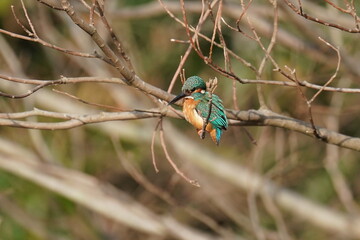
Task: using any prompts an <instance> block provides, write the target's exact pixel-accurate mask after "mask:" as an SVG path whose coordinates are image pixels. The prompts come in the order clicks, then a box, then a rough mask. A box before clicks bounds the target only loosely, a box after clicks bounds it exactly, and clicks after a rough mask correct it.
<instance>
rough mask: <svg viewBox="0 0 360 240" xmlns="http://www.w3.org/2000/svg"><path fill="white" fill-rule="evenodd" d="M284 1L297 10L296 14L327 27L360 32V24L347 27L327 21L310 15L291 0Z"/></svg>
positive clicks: (293, 9)
mask: <svg viewBox="0 0 360 240" xmlns="http://www.w3.org/2000/svg"><path fill="white" fill-rule="evenodd" d="M284 1H285V3H286V4H287V5H288V6H289V8H290V9H291V10H292V11H293V12H295V13H296V14H298V15H299V16H301V17H303V18H305V19H307V20H310V21H313V22H316V23H319V24H322V25H324V26H327V27H332V28H336V29H339V30H341V31H345V32H349V33H360V29H359V28H358V26H356V28H346V27H344V26H341V25H338V24H336V23H330V22H326V21H324V20H322V19H319V18H317V17H312V16H309V15H308V14H306V13H304V11H303V9H302V8H301V7H299V8H297V7H296V6H295V5H294V4H293V3H291V2H290V1H289V0H284ZM300 2H301V1H300Z"/></svg>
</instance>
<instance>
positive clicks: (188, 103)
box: [183, 98, 212, 132]
mask: <svg viewBox="0 0 360 240" xmlns="http://www.w3.org/2000/svg"><path fill="white" fill-rule="evenodd" d="M198 102H199V101H195V100H194V99H192V98H186V99H185V101H184V105H183V112H184V116H185V119H186V121H188V122H189V123H191V124H192V125H193V126H194V127H195V128H196V129H197V130H199V129H202V127H203V124H204V120H203V118H202V117H201V116H200V115H199V114H198V113H197V111H196V109H195V107H196V105H197V104H198ZM211 130H212V126H211V124H208V125H207V126H206V131H208V132H210V131H211Z"/></svg>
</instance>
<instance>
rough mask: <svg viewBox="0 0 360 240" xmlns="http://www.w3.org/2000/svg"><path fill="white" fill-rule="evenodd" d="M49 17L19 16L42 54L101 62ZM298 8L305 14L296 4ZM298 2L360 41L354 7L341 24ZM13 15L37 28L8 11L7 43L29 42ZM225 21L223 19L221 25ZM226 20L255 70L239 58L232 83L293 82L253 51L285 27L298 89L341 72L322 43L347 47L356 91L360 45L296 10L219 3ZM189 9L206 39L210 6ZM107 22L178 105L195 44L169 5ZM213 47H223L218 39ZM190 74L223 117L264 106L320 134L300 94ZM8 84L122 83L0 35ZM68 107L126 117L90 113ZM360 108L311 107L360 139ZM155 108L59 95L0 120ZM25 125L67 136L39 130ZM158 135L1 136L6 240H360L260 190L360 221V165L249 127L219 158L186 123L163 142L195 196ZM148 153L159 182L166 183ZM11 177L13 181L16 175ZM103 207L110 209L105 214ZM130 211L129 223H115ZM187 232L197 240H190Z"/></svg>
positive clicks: (36, 99) (112, 6)
mask: <svg viewBox="0 0 360 240" xmlns="http://www.w3.org/2000/svg"><path fill="white" fill-rule="evenodd" d="M40 2H41V1H30V0H27V1H24V3H25V6H26V9H27V11H28V14H29V17H30V19H31V21H32V23H33V25H34V27H35V29H36V32H37V34H38V35H39V37H40V38H42V39H43V40H45V41H47V42H49V43H52V44H55V45H57V46H61V47H63V48H66V49H70V50H74V51H79V52H87V53H92V52H93V51H94V50H95V49H98V48H97V47H96V46H95V44H94V43H93V42H92V40H91V38H90V37H89V36H88V35H86V34H85V33H84V32H83V31H82V30H81V29H79V27H78V26H77V25H75V24H74V23H73V22H72V21H71V20H70V18H69V17H68V16H67V14H65V13H64V12H62V11H56V10H54V9H51V8H49V7H47V6H45V5H43V4H41V3H40ZM205 2H206V4H205V6H207V1H205ZM293 2H294V5H295V6H297V1H293ZM301 2H302V4H303V5H302V7H303V9H304V11H305V12H306V13H307V14H308V15H310V16H313V17H317V18H319V19H322V20H323V21H325V22H330V23H336V24H338V25H340V26H343V27H344V28H354V29H355V28H356V24H354V22H356V21H357V25H358V24H359V20H358V18H357V17H356V16H351V14H346V13H345V12H342V11H340V10H339V8H340V7H341V8H344V9H345V8H346V5H345V3H349V2H351V1H332V3H334V4H336V5H335V6H338V9H337V8H336V7H334V6H332V5H331V4H328V3H327V2H328V1H309V0H308V1H305V0H304V1H301ZM71 3H72V4H73V5H74V6H75V10H76V11H77V13H78V14H79V15H80V16H81V17H83V18H84V19H88V17H89V9H88V8H86V6H85V5H84V3H85V1H71ZM275 3H277V6H276V8H275V7H274V4H275ZM351 3H352V4H353V6H354V8H355V12H356V10H358V9H360V2H358V1H353V2H351ZM12 4H13V11H14V12H15V14H16V16H17V17H18V19H20V20H21V21H22V22H23V23H24V25H25V26H27V27H29V26H28V25H27V24H26V17H25V15H24V12H23V10H22V7H21V2H20V1H15V2H14V1H11V0H2V1H1V2H0V28H2V29H5V30H7V31H11V32H14V33H18V34H24V35H26V33H24V30H23V29H22V27H21V26H20V25H18V24H17V23H16V20H15V18H14V15H13V12H12V7H11V6H12ZM87 4H91V1H87ZM164 4H165V5H166V6H168V9H169V11H171V12H172V13H174V15H175V17H178V18H179V19H180V20H182V14H181V7H180V3H179V2H178V1H164ZM217 6H218V5H215V7H214V12H217V10H218V8H217ZM222 6H223V9H222V17H223V22H222V23H221V24H222V29H221V30H222V35H223V38H224V41H225V42H226V45H227V47H228V48H229V49H230V50H231V51H233V52H234V53H235V54H237V56H240V57H241V58H242V59H243V60H244V61H246V62H247V63H249V64H248V65H246V64H243V63H242V61H238V60H237V59H236V58H235V57H233V58H232V60H231V69H232V71H233V72H234V74H235V75H236V76H238V77H240V78H243V79H262V80H277V81H284V80H285V78H284V76H282V75H281V74H280V73H279V72H278V71H274V69H275V68H276V67H275V66H274V65H273V64H272V63H271V61H267V62H266V63H265V64H264V66H262V61H263V59H264V57H265V56H266V54H265V53H264V50H263V49H262V48H261V46H259V44H258V42H257V41H254V40H253V39H251V38H250V37H248V36H253V30H255V31H256V33H257V34H258V36H259V37H260V39H261V42H262V43H263V44H264V46H265V48H267V46H268V45H269V44H270V39H271V36H272V34H273V31H274V19H276V15H277V14H278V18H279V19H278V21H276V23H277V27H278V30H277V37H276V39H275V44H274V46H273V49H272V51H271V56H272V57H273V59H274V60H275V61H276V63H277V64H278V66H279V67H281V68H282V69H283V70H284V71H287V70H288V69H291V70H293V69H295V70H296V76H297V78H298V79H299V80H302V81H303V80H304V81H308V82H310V83H313V84H317V85H323V84H325V83H326V82H327V81H328V80H329V79H330V78H331V77H332V76H333V74H334V73H335V72H336V68H337V63H338V56H337V53H336V51H334V49H332V48H331V47H329V46H327V45H326V44H325V43H324V42H322V41H320V40H319V38H318V37H321V38H322V39H324V40H326V41H327V42H329V43H331V44H332V45H333V46H334V47H338V48H339V51H340V54H341V66H340V69H339V71H338V72H337V76H336V78H335V79H334V80H333V81H332V83H331V86H333V87H348V88H350V87H351V88H359V85H360V84H359V83H360V82H359V79H360V78H359V75H360V72H359V68H358V63H359V60H360V59H359V58H360V52H359V49H360V47H359V45H360V42H359V34H358V33H349V32H346V31H342V30H341V29H337V28H330V27H327V26H325V25H322V24H319V23H315V22H312V21H309V20H307V19H305V18H302V17H300V16H299V15H297V14H295V13H294V12H293V11H292V10H291V8H290V7H289V6H288V5H287V4H286V3H285V1H265V0H264V1H262V0H260V1H253V2H252V1H235V0H234V1H230V0H229V1H223V5H222ZM244 6H248V9H247V10H246V11H245V12H246V14H245V15H244V16H242V18H241V21H240V22H239V27H240V29H241V30H242V31H243V32H244V33H241V32H239V31H235V30H236V21H237V20H238V19H239V16H241V14H242V13H243V12H244V8H243V7H244ZM185 8H186V12H187V17H188V21H189V24H190V25H192V26H196V24H197V22H198V20H199V17H200V13H201V9H202V5H201V1H185ZM105 15H106V17H107V18H108V20H109V22H110V24H111V26H112V27H113V29H114V31H115V32H116V33H117V34H118V37H119V38H120V40H121V42H122V43H123V45H124V49H125V50H126V53H127V54H128V55H129V57H130V59H131V61H132V64H133V66H134V70H135V73H136V74H137V75H138V76H139V77H140V78H141V79H143V80H144V81H146V82H147V83H149V84H151V85H154V86H156V87H158V88H161V89H164V90H167V89H168V87H169V84H170V82H171V79H172V78H173V76H174V73H175V71H176V70H177V68H178V66H179V63H180V61H181V56H184V54H185V52H186V50H187V49H188V46H189V44H188V42H187V40H188V36H187V34H186V31H185V28H184V27H183V26H182V25H181V24H179V23H178V22H176V20H175V19H174V17H170V16H169V14H167V13H166V11H165V10H164V8H163V7H162V6H161V4H160V3H159V2H158V1H151V0H137V1H131V0H117V1H114V0H113V1H110V0H108V1H106V2H105ZM214 17H215V16H214ZM95 23H96V27H97V30H98V31H99V33H100V34H101V36H103V38H104V39H105V40H106V41H107V42H108V43H109V44H110V45H111V37H110V36H109V34H108V33H107V31H106V29H105V28H104V27H103V26H102V25H101V22H100V21H99V20H96V22H95ZM225 23H226V24H228V25H230V26H232V27H233V28H235V30H234V29H230V28H229V27H228V26H227V25H226V24H225ZM249 23H251V25H250V24H249ZM213 30H214V23H213V21H212V20H211V19H208V20H206V22H205V23H204V24H203V26H202V28H201V33H202V34H204V35H205V36H207V37H208V38H210V39H211V37H212V34H213ZM171 39H173V40H171ZM215 40H216V41H217V42H219V41H220V39H219V38H218V36H217V37H216V38H215ZM199 44H200V46H201V49H202V50H203V52H205V53H206V54H208V51H209V48H210V45H211V44H210V43H209V42H208V41H205V40H204V39H203V38H200V40H199ZM97 51H98V50H97ZM213 59H214V61H215V62H216V63H217V64H219V65H220V66H222V67H224V51H223V49H221V48H218V47H214V50H213ZM244 61H243V62H244ZM249 65H251V66H252V67H249ZM286 66H287V67H288V68H286ZM183 68H184V69H185V70H186V75H187V76H191V75H198V76H201V77H202V78H203V79H205V80H208V79H209V78H213V77H217V78H218V80H219V84H218V87H217V89H216V94H217V95H218V96H220V97H221V98H222V99H223V103H224V106H225V107H226V108H228V109H239V110H249V109H258V108H260V106H261V105H263V107H264V106H266V107H268V108H269V109H271V110H272V111H274V112H276V113H279V114H281V115H285V116H290V117H292V118H295V119H299V120H302V121H306V122H308V121H309V115H308V108H307V105H306V102H305V101H304V99H303V98H302V96H301V94H300V93H299V90H298V89H297V88H294V87H284V86H276V85H267V84H264V85H261V87H260V85H256V84H240V83H238V82H234V81H233V80H232V79H229V78H226V77H224V76H222V75H220V74H219V73H218V72H216V71H214V70H212V69H211V68H210V67H209V66H208V65H206V64H205V63H204V61H203V60H202V59H201V58H200V57H199V56H198V55H197V54H196V53H195V52H194V51H192V52H191V53H190V55H189V57H188V58H187V59H186V61H185V64H184V66H183ZM260 68H262V70H261V71H260ZM0 73H1V74H3V75H7V76H13V77H20V78H29V79H41V80H51V79H59V78H60V76H65V77H85V76H91V77H98V78H100V79H101V78H105V77H119V75H118V73H117V72H116V70H115V69H113V68H112V67H111V66H110V65H108V64H106V63H104V62H102V61H101V60H97V59H89V58H82V57H75V56H70V55H67V54H64V53H61V52H58V51H55V50H53V49H49V48H46V47H44V46H42V45H41V44H39V43H35V42H29V41H25V40H22V39H18V38H13V37H10V36H8V35H5V34H2V35H0ZM288 73H289V72H288ZM28 89H29V86H28V85H24V84H17V83H13V82H9V81H6V80H1V81H0V90H1V91H2V92H6V93H12V94H20V93H24V92H26V91H27V90H28ZM54 89H56V90H57V92H55V91H54ZM180 90H181V82H180V80H179V79H178V80H177V81H176V83H175V86H174V88H173V90H172V93H173V94H175V95H176V94H178V93H180ZM59 91H60V92H59ZM303 92H304V94H305V96H307V97H308V99H310V98H311V97H312V96H313V95H314V94H315V93H316V90H313V89H309V88H303ZM64 93H68V94H71V95H72V96H76V97H78V98H80V99H82V100H84V101H87V102H90V103H96V104H103V105H107V106H112V107H116V108H117V110H116V109H114V110H111V109H108V108H104V107H99V106H94V105H91V104H85V103H83V102H80V101H77V100H76V99H74V98H71V97H69V96H67V95H65V94H64ZM234 95H235V96H236V98H235V100H234V97H233V96H234ZM259 99H260V100H259ZM358 99H359V97H358V94H352V93H342V92H325V91H324V92H322V93H321V94H320V95H319V96H318V97H317V98H316V100H315V101H314V102H313V103H312V113H313V118H314V121H315V124H316V125H317V126H321V127H325V128H328V129H329V130H333V131H336V132H340V133H343V134H346V135H349V136H351V137H358V136H360V132H359V128H358V113H359V112H360V109H359V108H360V107H359V106H358V105H357V103H358ZM261 101H263V104H261ZM154 107H156V104H155V103H154V102H153V101H152V100H151V99H150V98H149V97H148V96H147V95H145V94H143V93H142V92H140V91H139V90H136V89H134V88H132V87H130V86H125V85H121V84H106V83H78V84H68V85H61V86H50V87H46V88H44V89H41V90H39V91H38V92H36V93H34V94H32V95H30V96H29V97H26V98H23V99H8V98H3V97H1V98H0V111H1V113H14V112H24V111H30V110H32V109H34V108H37V109H43V110H48V111H53V112H63V113H76V114H90V113H99V112H102V111H107V112H112V111H114V112H116V111H121V110H124V111H125V110H132V109H144V110H145V109H150V108H154ZM176 108H177V107H176ZM25 119H26V120H28V121H39V122H41V121H44V122H56V121H60V120H59V119H53V118H50V117H36V116H31V117H28V118H25ZM158 121H159V119H157V118H151V119H143V120H131V121H115V122H104V123H97V124H90V125H86V126H81V127H76V128H72V129H68V130H36V129H24V128H13V127H7V126H1V127H0V132H1V136H0V142H1V144H0V145H1V146H0V155H1V158H2V159H3V160H2V161H0V239H3V240H23V239H30V240H32V239H33V240H41V239H86V240H96V239H216V238H220V239H309V240H311V239H349V238H351V236H348V235H347V234H346V232H347V230H346V226H345V227H343V228H341V226H340V227H339V228H340V230H338V229H337V228H335V227H334V228H331V227H328V225H326V224H325V225H324V224H317V223H314V222H313V221H311V220H309V219H306V218H307V217H303V216H297V214H298V213H297V212H296V211H295V210H294V211H292V210H291V209H292V208H293V209H296V208H297V207H298V206H297V205H294V206H290V207H289V206H288V207H287V208H285V209H284V208H283V207H282V206H281V204H277V203H276V200H275V201H274V200H273V199H271V197H270V198H269V197H267V196H266V194H260V193H261V191H258V190H256V188H253V187H251V186H252V184H256V183H255V182H256V181H258V180H259V179H258V177H260V176H261V177H262V178H261V179H262V180H261V181H264V183H263V184H264V186H268V185H267V184H268V183H271V184H275V185H276V186H278V187H279V188H280V189H287V190H289V192H291V193H296V194H297V195H296V196H299V198H301V199H302V198H304V199H306V200H307V201H310V202H311V203H313V204H315V205H316V206H319V207H323V208H324V209H326V210H329V211H330V212H332V213H336V214H338V215H336V214H335V215H336V216H340V217H341V218H342V217H344V218H346V217H350V216H351V217H358V216H359V215H358V214H359V205H358V204H359V200H360V188H359V186H360V175H359V174H358V172H359V168H360V165H359V163H358V161H359V153H358V152H356V151H354V150H348V149H344V148H341V147H338V146H334V145H329V144H326V143H324V142H321V141H319V140H317V139H315V138H311V137H309V136H306V135H303V134H300V133H297V132H294V131H291V130H286V129H283V128H274V127H266V126H265V127H262V126H248V127H246V130H244V128H243V127H239V126H230V127H229V129H228V130H227V131H226V132H225V133H224V134H223V137H222V139H221V143H220V146H219V147H216V146H215V145H214V143H213V142H212V141H211V139H210V138H209V137H207V138H205V139H204V140H201V139H200V138H199V137H198V135H197V133H196V131H195V129H194V128H193V127H192V126H191V125H190V124H188V123H187V122H186V121H185V120H183V119H174V118H164V119H163V126H162V127H163V133H164V138H165V142H166V146H167V150H168V153H169V155H170V156H171V158H172V160H173V161H174V162H175V163H176V164H177V166H178V167H179V168H180V169H181V171H182V172H183V173H184V174H185V175H187V176H188V177H189V178H191V179H196V180H197V181H198V182H199V184H200V185H201V187H200V188H197V187H194V186H193V185H191V184H189V183H188V182H186V181H184V179H183V178H181V177H179V175H177V174H176V173H175V170H174V169H173V168H172V167H171V166H170V164H169V162H168V160H167V159H166V155H165V153H164V151H163V148H162V147H161V139H160V137H161V136H160V134H159V132H158V131H156V126H157V123H158ZM247 132H248V133H249V134H250V135H251V136H252V138H253V139H254V140H255V141H256V144H254V143H253V141H252V139H251V138H249V137H248V134H247ZM153 138H154V141H155V144H154V146H153V147H154V150H153V151H152V150H151V148H152V139H153ZM152 153H153V154H154V156H155V159H156V163H157V166H158V168H159V173H156V172H155V169H154V166H153V163H152V161H153V157H152ZM5 160H6V161H5ZM17 161H19V162H17ZM9 162H11V164H13V165H11V164H10V165H7V163H9ZM16 164H18V165H16ZM216 164H220V165H216ZM221 164H224V165H221ZM39 166H44V167H39ZM223 166H224V168H222V167H223ZM231 169H232V170H234V171H235V172H236V171H238V173H239V177H244V178H245V180H241V181H243V182H242V183H243V185H241V184H235V183H234V182H236V181H237V180H236V179H235V180H234V176H233V175H231V174H230V173H231V171H230V170H231ZM227 171H229V173H227ZM246 174H249V175H246ZM246 176H248V178H247V180H246ZM229 179H230V180H229ZM239 181H240V180H239ZM246 181H249V182H248V183H246ZM259 181H260V180H259ZM260 185H261V184H260ZM246 186H249V187H246ZM271 186H272V185H271ZM92 191H94V192H92ZM102 194H103V195H102ZM107 204H109V205H107ZM111 204H114V206H113V205H111ZM127 204H128V205H127ZM106 206H113V208H112V207H109V208H110V209H109V210H106V209H105V208H107V207H106ZM121 206H122V207H124V210H123V212H121V211H119V212H118V210H119V209H122V208H121ZM103 208H104V209H103ZM127 210H130V211H132V210H134V212H133V214H134V216H137V217H138V218H139V219H134V221H132V216H133V215H131V213H129V212H126V211H127ZM307 210H308V209H307ZM112 211H113V215H114V216H113V215H112ZM304 211H306V209H305V210H304ZM142 214H144V216H142ZM304 214H305V215H306V213H304ZM316 214H318V213H317V212H316V211H314V215H316ZM300 215H301V214H300ZM308 215H311V212H309V213H308ZM314 217H316V216H314ZM140 220H143V221H144V222H141V221H140ZM137 221H138V222H137ZM175 223H176V224H175ZM147 224H149V225H147ZM330 226H331V225H330ZM164 232H166V234H165V233H164ZM188 232H189V234H190V235H184V234H186V233H188ZM191 234H192V235H191ZM350 235H351V234H350ZM356 236H357V238H360V234H358V235H355V234H354V235H352V237H353V238H356Z"/></svg>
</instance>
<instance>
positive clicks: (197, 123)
mask: <svg viewBox="0 0 360 240" xmlns="http://www.w3.org/2000/svg"><path fill="white" fill-rule="evenodd" d="M215 80H216V79H215ZM215 87H216V82H215V83H213V84H212V87H211V88H212V89H210V91H207V89H206V84H205V82H204V80H202V78H200V77H198V76H192V77H189V78H188V79H186V81H185V82H184V85H183V87H182V89H181V90H182V93H181V94H180V95H178V96H176V97H175V98H174V99H173V100H171V101H170V102H169V104H172V103H175V102H177V101H178V100H180V99H182V98H185V100H184V105H183V112H184V116H185V119H186V120H187V121H188V122H189V123H191V124H192V125H193V126H194V127H195V128H196V130H197V132H198V134H199V136H200V137H201V138H202V139H203V138H204V137H205V131H206V132H209V133H210V136H211V138H212V140H213V141H214V142H215V143H216V145H219V143H220V138H221V135H222V131H223V130H226V129H227V127H228V120H227V118H226V115H225V111H224V106H223V104H222V101H221V99H220V98H219V97H218V96H217V95H215V94H212V91H213V90H214V89H215Z"/></svg>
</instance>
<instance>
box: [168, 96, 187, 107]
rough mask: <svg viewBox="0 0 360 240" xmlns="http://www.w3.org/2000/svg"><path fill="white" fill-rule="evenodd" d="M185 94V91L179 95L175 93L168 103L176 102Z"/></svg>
mask: <svg viewBox="0 0 360 240" xmlns="http://www.w3.org/2000/svg"><path fill="white" fill-rule="evenodd" d="M186 96H187V95H186V94H185V93H181V94H180V95H177V96H176V97H175V98H174V99H173V100H171V101H170V102H169V103H168V105H170V104H173V103H176V102H177V101H179V100H180V99H182V98H184V97H186Z"/></svg>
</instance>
